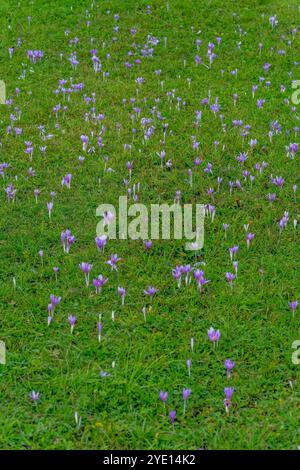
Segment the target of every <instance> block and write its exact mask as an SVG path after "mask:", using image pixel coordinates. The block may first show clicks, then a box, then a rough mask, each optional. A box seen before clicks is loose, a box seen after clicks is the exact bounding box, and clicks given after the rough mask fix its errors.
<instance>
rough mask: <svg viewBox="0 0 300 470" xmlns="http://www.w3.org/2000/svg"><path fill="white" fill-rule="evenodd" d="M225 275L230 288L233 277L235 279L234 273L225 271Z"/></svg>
mask: <svg viewBox="0 0 300 470" xmlns="http://www.w3.org/2000/svg"><path fill="white" fill-rule="evenodd" d="M225 276H226V280H227V281H228V283H229V285H230V287H231V288H232V287H233V281H234V279H235V275H234V274H232V273H229V272H227V273H226V274H225Z"/></svg>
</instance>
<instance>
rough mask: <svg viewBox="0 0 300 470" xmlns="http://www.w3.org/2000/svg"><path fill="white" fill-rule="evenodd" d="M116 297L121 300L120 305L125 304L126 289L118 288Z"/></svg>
mask: <svg viewBox="0 0 300 470" xmlns="http://www.w3.org/2000/svg"><path fill="white" fill-rule="evenodd" d="M118 295H119V296H120V297H121V299H122V305H124V303H125V296H126V289H125V288H124V287H118Z"/></svg>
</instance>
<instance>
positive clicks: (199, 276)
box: [194, 269, 210, 293]
mask: <svg viewBox="0 0 300 470" xmlns="http://www.w3.org/2000/svg"><path fill="white" fill-rule="evenodd" d="M194 278H195V279H196V282H197V285H198V289H199V291H200V293H201V291H202V286H204V285H205V284H207V283H208V282H210V281H209V279H205V277H204V272H203V271H201V270H200V269H196V271H195V272H194Z"/></svg>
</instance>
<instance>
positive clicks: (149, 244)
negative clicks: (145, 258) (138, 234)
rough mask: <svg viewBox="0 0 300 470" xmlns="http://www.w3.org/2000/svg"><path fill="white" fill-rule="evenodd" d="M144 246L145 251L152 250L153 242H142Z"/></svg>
mask: <svg viewBox="0 0 300 470" xmlns="http://www.w3.org/2000/svg"><path fill="white" fill-rule="evenodd" d="M144 245H145V249H146V251H149V250H150V249H151V248H152V245H153V242H152V240H144Z"/></svg>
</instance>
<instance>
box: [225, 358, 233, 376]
mask: <svg viewBox="0 0 300 470" xmlns="http://www.w3.org/2000/svg"><path fill="white" fill-rule="evenodd" d="M224 366H225V368H226V371H227V377H228V378H230V376H231V371H232V369H233V368H234V362H233V361H231V360H230V359H226V361H225V362H224Z"/></svg>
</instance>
